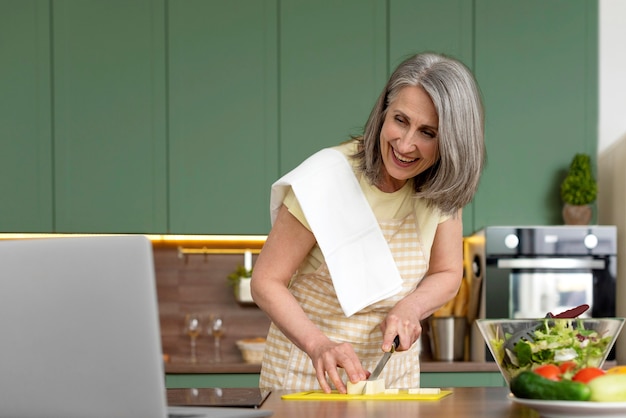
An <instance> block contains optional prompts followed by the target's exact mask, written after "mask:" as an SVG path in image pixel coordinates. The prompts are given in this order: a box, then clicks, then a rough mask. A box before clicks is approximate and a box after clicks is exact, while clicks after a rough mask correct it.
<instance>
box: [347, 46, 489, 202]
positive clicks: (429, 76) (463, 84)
mask: <svg viewBox="0 0 626 418" xmlns="http://www.w3.org/2000/svg"><path fill="white" fill-rule="evenodd" d="M407 86H421V87H422V88H423V89H424V90H425V91H426V92H427V93H428V95H429V96H430V98H431V100H432V101H433V104H434V105H435V110H436V111H437V115H438V117H439V127H438V141H439V159H438V160H437V162H436V163H435V164H434V165H433V166H432V167H430V168H429V169H428V170H426V171H424V172H422V173H420V174H418V175H417V176H415V177H414V178H413V182H414V186H415V192H416V195H417V196H420V197H423V198H425V199H427V200H428V203H429V205H434V206H436V207H437V208H438V209H439V210H440V211H441V212H442V213H446V214H454V213H456V211H458V210H459V209H461V208H463V207H464V206H465V205H467V204H468V203H469V202H471V201H472V198H473V197H474V194H475V193H476V190H477V188H478V181H479V179H480V174H481V172H482V170H483V166H484V163H485V159H486V152H485V145H484V116H483V106H482V101H481V98H480V92H479V90H478V86H477V84H476V81H475V79H474V76H473V75H472V73H471V72H470V70H469V69H468V68H467V67H466V66H465V65H463V64H462V63H461V62H459V61H457V60H455V59H452V58H449V57H446V56H443V55H439V54H434V53H423V54H417V55H414V56H412V57H410V58H408V59H406V60H405V61H404V62H402V63H401V64H400V65H399V66H398V67H397V68H396V70H395V71H394V72H393V74H392V75H391V77H390V78H389V81H388V82H387V85H386V86H385V88H384V89H383V91H382V93H381V94H380V96H379V97H378V100H377V101H376V104H375V105H374V108H373V109H372V112H371V113H370V116H369V118H368V120H367V123H366V125H365V128H364V131H363V135H362V136H361V137H359V138H357V140H358V141H360V142H361V144H360V145H361V146H359V151H358V152H357V153H356V154H354V155H353V156H352V157H353V158H355V159H356V160H357V162H358V168H359V170H360V171H362V172H363V174H364V175H365V177H366V178H367V179H368V181H369V182H370V183H372V184H378V182H379V180H380V179H381V176H382V172H383V160H382V155H381V151H380V142H379V136H380V131H381V129H382V126H383V121H384V120H385V114H386V113H387V109H388V107H389V104H390V103H391V102H393V101H394V100H395V98H396V97H397V95H398V92H399V91H400V90H402V89H403V88H404V87H407Z"/></svg>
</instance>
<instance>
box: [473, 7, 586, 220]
mask: <svg viewBox="0 0 626 418" xmlns="http://www.w3.org/2000/svg"><path fill="white" fill-rule="evenodd" d="M475 4H476V6H475V7H476V8H475V19H476V24H475V41H474V44H475V46H474V54H475V58H474V62H475V70H476V76H477V78H478V82H479V84H480V86H481V89H482V93H483V96H484V101H485V107H486V110H487V111H486V143H487V152H488V161H487V166H486V169H485V172H484V175H483V177H482V179H481V183H480V186H479V190H478V193H477V195H476V198H475V205H474V217H475V219H474V227H475V229H480V228H482V227H485V226H487V225H529V224H531V225H532V224H544V225H554V224H557V225H558V224H562V223H563V220H562V217H561V207H562V203H561V200H560V195H559V187H560V183H561V181H562V179H563V178H564V176H565V174H566V170H567V168H568V167H569V163H570V161H571V159H572V158H573V156H574V154H576V153H579V152H582V153H588V154H590V155H591V156H592V160H593V161H594V162H595V160H596V147H597V117H598V116H597V110H598V104H597V90H598V87H597V85H598V81H597V66H598V61H597V54H598V4H597V2H596V1H588V0H553V1H543V0H525V1H516V0H476V2H475Z"/></svg>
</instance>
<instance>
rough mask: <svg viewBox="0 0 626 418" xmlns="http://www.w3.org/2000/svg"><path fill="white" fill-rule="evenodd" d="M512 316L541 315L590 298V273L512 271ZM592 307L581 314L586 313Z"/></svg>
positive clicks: (563, 309)
mask: <svg viewBox="0 0 626 418" xmlns="http://www.w3.org/2000/svg"><path fill="white" fill-rule="evenodd" d="M510 281H511V282H510V285H511V286H510V289H511V294H510V295H509V297H510V303H509V307H510V312H509V316H510V317H511V318H543V317H545V316H546V314H547V313H548V312H552V313H553V314H558V313H560V312H563V311H565V310H566V309H570V308H573V307H576V306H578V305H581V304H584V303H586V304H587V305H589V306H590V307H591V306H592V302H593V275H592V274H591V273H585V272H576V273H574V272H572V273H567V272H559V273H542V272H512V273H511V274H510ZM589 312H591V309H590V310H588V311H587V312H585V313H584V314H583V315H581V316H582V317H588V316H589Z"/></svg>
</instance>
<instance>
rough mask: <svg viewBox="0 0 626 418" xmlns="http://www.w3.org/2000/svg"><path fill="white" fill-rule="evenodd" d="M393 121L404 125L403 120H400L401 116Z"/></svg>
mask: <svg viewBox="0 0 626 418" xmlns="http://www.w3.org/2000/svg"><path fill="white" fill-rule="evenodd" d="M394 119H395V120H396V122H398V123H402V124H404V118H402V117H401V116H396V117H395V118H394Z"/></svg>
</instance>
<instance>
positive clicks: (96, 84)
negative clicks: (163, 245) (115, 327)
mask: <svg viewBox="0 0 626 418" xmlns="http://www.w3.org/2000/svg"><path fill="white" fill-rule="evenodd" d="M51 4H52V19H51V21H52V22H53V28H52V29H53V30H52V39H53V43H52V50H53V51H54V57H53V60H52V62H53V69H52V74H53V90H54V94H53V109H54V112H53V113H54V126H53V137H54V213H55V227H54V230H55V231H56V232H106V233H122V232H131V233H132V232H153V233H159V232H160V233H164V232H167V190H166V186H167V181H166V180H167V169H166V168H167V166H166V135H165V133H166V126H167V125H166V112H165V110H166V103H165V99H166V95H165V89H164V85H165V45H164V42H165V25H164V22H165V16H164V1H153V0H136V1H132V2H128V1H125V0H111V1H97V0H92V1H87V0H56V1H53V2H51Z"/></svg>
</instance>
